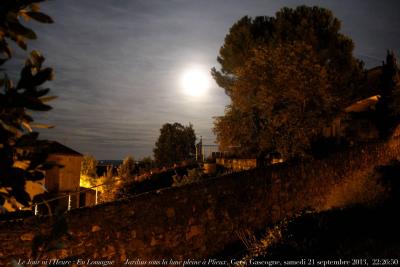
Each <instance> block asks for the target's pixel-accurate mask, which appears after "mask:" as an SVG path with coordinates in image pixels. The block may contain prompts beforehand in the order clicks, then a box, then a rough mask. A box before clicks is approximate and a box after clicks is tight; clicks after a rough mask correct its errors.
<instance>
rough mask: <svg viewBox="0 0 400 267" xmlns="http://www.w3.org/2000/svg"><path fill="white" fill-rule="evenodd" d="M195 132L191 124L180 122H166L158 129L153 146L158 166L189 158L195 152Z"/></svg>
mask: <svg viewBox="0 0 400 267" xmlns="http://www.w3.org/2000/svg"><path fill="white" fill-rule="evenodd" d="M195 142H196V134H195V132H194V130H193V126H192V125H191V124H190V125H189V126H183V125H182V124H180V123H177V122H175V123H174V124H171V123H166V124H164V125H163V126H162V127H161V129H160V136H159V138H158V140H157V142H156V145H155V148H154V159H155V160H156V162H157V163H158V164H159V165H160V166H171V165H172V164H174V163H178V162H181V161H183V160H187V159H190V158H191V157H192V156H193V155H194V153H195V149H196V147H195Z"/></svg>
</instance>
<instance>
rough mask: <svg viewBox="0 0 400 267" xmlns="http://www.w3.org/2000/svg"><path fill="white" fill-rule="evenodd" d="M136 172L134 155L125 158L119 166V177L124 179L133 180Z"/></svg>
mask: <svg viewBox="0 0 400 267" xmlns="http://www.w3.org/2000/svg"><path fill="white" fill-rule="evenodd" d="M135 173H136V165H135V160H134V158H133V157H132V156H128V157H126V158H125V159H124V161H123V162H122V164H121V165H120V166H119V167H118V177H120V178H121V179H122V180H125V181H126V180H132V179H133V178H134V176H135Z"/></svg>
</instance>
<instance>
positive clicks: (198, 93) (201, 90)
mask: <svg viewBox="0 0 400 267" xmlns="http://www.w3.org/2000/svg"><path fill="white" fill-rule="evenodd" d="M210 79H211V78H210V76H209V74H208V72H207V71H205V70H202V69H199V68H191V69H188V70H186V71H185V72H184V73H183V74H182V77H181V85H182V88H183V93H184V94H185V95H188V96H192V97H202V96H204V95H205V93H206V92H207V91H208V89H209V87H210V85H211V80H210Z"/></svg>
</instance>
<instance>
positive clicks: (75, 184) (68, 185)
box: [46, 154, 82, 192]
mask: <svg viewBox="0 0 400 267" xmlns="http://www.w3.org/2000/svg"><path fill="white" fill-rule="evenodd" d="M48 160H49V161H55V162H56V163H57V164H60V165H63V167H62V168H59V167H54V168H53V169H51V170H49V171H47V172H46V187H47V188H48V190H49V191H54V192H75V191H78V190H79V183H80V175H81V174H80V173H81V162H82V157H80V156H70V155H57V154H53V155H50V156H49V158H48Z"/></svg>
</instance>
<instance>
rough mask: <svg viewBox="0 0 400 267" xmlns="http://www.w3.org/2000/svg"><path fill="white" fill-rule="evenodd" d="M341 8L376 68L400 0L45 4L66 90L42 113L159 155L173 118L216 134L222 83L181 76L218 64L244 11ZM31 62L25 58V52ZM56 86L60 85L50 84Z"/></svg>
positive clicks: (398, 45)
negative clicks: (202, 93)
mask: <svg viewBox="0 0 400 267" xmlns="http://www.w3.org/2000/svg"><path fill="white" fill-rule="evenodd" d="M300 4H307V5H320V6H324V7H327V8H329V9H332V10H333V12H334V14H335V15H336V16H337V17H338V18H339V19H340V20H341V21H342V31H343V32H344V33H346V34H347V35H349V36H350V37H351V38H353V40H354V42H355V45H356V50H355V54H356V55H357V56H358V57H360V58H361V59H362V60H364V61H365V62H366V65H367V66H369V67H371V66H374V65H377V64H380V62H381V61H382V60H383V59H384V56H385V53H386V49H394V50H395V52H397V53H399V52H400V20H399V19H398V10H399V2H398V1H396V0H393V1H364V0H360V1H347V0H339V1H336V0H335V1H264V0H260V1H255V0H254V1H251V0H247V1H242V0H202V1H197V0H196V1H195V0H175V1H173V0H171V1H167V0H141V1H138V0H131V1H126V0H97V1H82V0H68V1H50V2H48V3H45V4H43V10H44V11H45V12H46V13H48V14H50V15H51V16H52V17H53V18H54V20H55V24H53V25H41V24H36V23H35V25H33V27H34V28H35V29H36V31H37V32H38V35H39V39H38V40H37V41H35V42H31V43H30V48H36V49H39V50H40V51H42V52H43V53H44V54H45V56H46V58H47V64H48V65H50V66H53V67H54V68H55V70H56V79H55V81H53V82H52V83H51V88H52V89H53V93H54V94H56V95H58V96H59V99H58V100H56V101H54V102H53V106H54V110H52V111H51V112H49V113H48V114H45V115H40V116H38V119H40V120H42V121H45V122H49V123H53V124H55V125H56V128H55V129H52V130H48V131H43V132H42V137H45V138H51V139H55V140H59V141H61V142H64V143H66V144H67V145H69V146H71V147H73V148H75V149H77V150H79V151H81V152H83V153H91V154H94V155H95V156H96V157H97V158H99V159H121V158H123V157H124V156H126V155H128V154H131V155H134V156H135V157H143V156H146V155H151V154H152V148H153V145H154V142H155V141H156V138H157V137H158V134H159V128H160V127H161V125H162V124H163V123H166V122H175V121H177V122H180V123H183V124H188V123H190V122H191V123H192V124H193V125H194V127H195V130H196V133H197V134H198V135H202V136H203V138H204V140H205V142H207V143H213V141H214V137H213V135H212V132H211V128H212V117H214V116H218V115H222V114H223V111H224V106H225V105H226V104H227V103H228V99H227V98H226V96H225V95H224V93H223V90H221V89H218V88H217V86H216V85H215V84H214V85H213V88H211V90H210V92H209V95H208V97H207V98H206V99H202V100H201V101H193V100H190V99H188V98H187V97H185V96H183V95H182V94H181V93H180V92H179V90H180V89H179V83H178V80H179V75H180V74H181V73H182V71H183V70H184V69H185V68H187V67H188V66H190V65H192V64H197V65H201V66H203V67H204V68H206V69H210V68H211V67H213V66H217V63H216V60H215V59H216V56H217V53H218V49H219V47H220V46H221V45H222V43H223V40H224V37H225V35H226V33H227V31H228V30H229V28H230V26H231V25H232V24H233V23H234V22H235V21H236V20H238V19H239V18H240V17H242V16H244V15H250V16H257V15H269V16H273V15H274V14H275V12H276V11H277V10H279V9H280V8H281V7H283V6H290V7H294V6H297V5H300ZM18 60H19V63H16V64H22V62H23V61H22V60H23V57H22V56H21V55H19V56H18ZM49 85H50V84H49Z"/></svg>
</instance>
